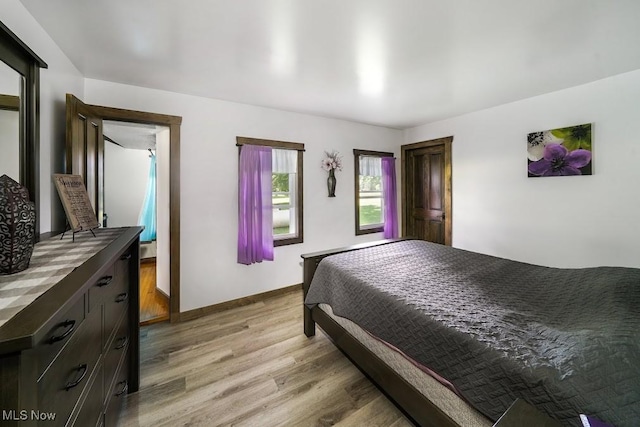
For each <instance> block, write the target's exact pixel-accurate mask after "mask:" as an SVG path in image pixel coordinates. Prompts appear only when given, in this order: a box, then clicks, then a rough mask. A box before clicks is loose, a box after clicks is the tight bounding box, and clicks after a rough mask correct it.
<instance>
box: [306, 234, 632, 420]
mask: <svg viewBox="0 0 640 427" xmlns="http://www.w3.org/2000/svg"><path fill="white" fill-rule="evenodd" d="M305 303H306V304H307V305H309V306H313V305H315V304H318V303H327V304H330V305H331V307H332V308H333V310H334V312H335V314H337V315H339V316H342V317H345V318H347V319H350V320H352V321H354V322H355V323H357V324H358V325H360V326H361V327H363V328H364V329H366V330H367V331H369V332H371V333H372V334H373V335H375V336H377V337H379V338H381V339H383V340H385V341H387V342H389V343H390V344H393V345H394V346H396V347H398V348H399V349H401V350H402V351H403V352H405V353H406V354H407V355H409V356H410V357H412V358H413V359H415V360H416V361H418V362H420V363H422V364H423V365H425V366H427V367H429V368H431V369H433V370H434V371H435V372H437V373H438V374H440V375H442V376H443V377H445V378H446V379H448V380H449V381H451V382H452V383H453V384H454V385H455V386H456V388H457V389H458V390H459V391H460V392H461V393H462V394H463V395H464V396H465V397H466V398H467V399H468V400H469V402H471V403H472V404H473V405H474V406H475V407H476V408H477V409H478V410H479V411H481V412H482V413H484V414H485V415H486V416H488V417H489V418H491V419H493V420H496V419H497V418H498V417H499V416H500V414H502V413H503V412H504V411H505V410H506V409H507V408H508V406H509V405H510V404H511V403H512V402H513V401H514V400H515V399H516V398H518V397H520V398H523V399H525V400H527V401H528V402H530V403H532V404H534V405H535V406H536V407H537V408H539V409H541V410H544V411H546V412H547V413H548V414H550V415H552V416H553V417H554V418H557V419H559V420H561V421H563V422H564V423H565V424H567V425H576V426H578V425H580V423H579V419H578V414H579V413H586V414H590V415H595V416H596V417H598V418H600V419H602V420H603V421H606V422H608V423H611V424H614V425H615V426H617V427H624V426H638V425H640V332H639V330H640V269H631V268H621V267H597V268H584V269H558V268H548V267H540V266H536V265H531V264H525V263H520V262H515V261H510V260H506V259H502V258H496V257H492V256H487V255H481V254H477V253H473V252H468V251H464V250H460V249H455V248H451V247H446V246H441V245H436V244H432V243H428V242H423V241H403V242H398V243H392V244H387V245H382V246H376V247H373V248H367V249H362V250H358V251H354V252H348V253H343V254H338V255H334V256H330V257H328V258H325V259H324V260H323V261H322V262H321V263H320V265H319V266H318V269H317V271H316V273H315V276H314V278H313V281H312V284H311V288H310V290H309V293H308V295H307V298H306V300H305Z"/></svg>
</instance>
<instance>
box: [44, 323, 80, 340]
mask: <svg viewBox="0 0 640 427" xmlns="http://www.w3.org/2000/svg"><path fill="white" fill-rule="evenodd" d="M57 328H68V329H67V330H66V331H64V333H63V334H62V335H52V336H51V338H49V344H53V343H56V342H58V341H62V340H63V339H65V338H66V337H68V336H69V335H71V332H73V330H74V329H75V328H76V321H75V320H65V321H64V322H62V323H60V324H59V325H58V326H56V329H57Z"/></svg>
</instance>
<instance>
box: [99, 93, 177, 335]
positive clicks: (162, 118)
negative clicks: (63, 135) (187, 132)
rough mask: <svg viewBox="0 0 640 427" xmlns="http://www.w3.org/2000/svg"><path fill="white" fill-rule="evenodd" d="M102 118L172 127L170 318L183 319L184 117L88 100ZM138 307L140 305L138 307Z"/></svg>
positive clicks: (170, 164) (170, 129) (171, 319)
mask: <svg viewBox="0 0 640 427" xmlns="http://www.w3.org/2000/svg"><path fill="white" fill-rule="evenodd" d="M87 105H88V106H89V107H90V108H91V110H92V111H93V112H94V113H96V115H97V116H98V117H100V118H101V119H102V120H115V121H121V122H129V123H139V124H146V125H160V126H167V127H169V145H170V147H169V157H170V158H169V175H170V177H169V180H170V184H169V257H170V260H171V261H170V265H169V289H170V295H169V320H170V322H171V323H175V322H179V321H180V125H181V124H182V117H180V116H170V115H166V114H156V113H148V112H143V111H135V110H126V109H122V108H113V107H105V106H101V105H92V104H87ZM138 309H139V307H138Z"/></svg>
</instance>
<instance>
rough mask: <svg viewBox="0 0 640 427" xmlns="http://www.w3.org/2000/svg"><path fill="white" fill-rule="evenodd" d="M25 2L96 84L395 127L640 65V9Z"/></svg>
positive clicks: (355, 2)
mask: <svg viewBox="0 0 640 427" xmlns="http://www.w3.org/2000/svg"><path fill="white" fill-rule="evenodd" d="M22 3H23V4H24V5H25V6H26V7H27V9H28V10H29V11H30V12H31V14H32V15H33V16H34V17H35V18H36V19H37V20H38V21H39V22H40V24H41V25H42V26H43V27H44V28H45V30H46V31H47V32H48V33H49V34H50V35H51V37H52V38H53V39H54V40H55V41H56V42H57V43H58V45H59V46H60V47H61V49H62V50H63V51H64V52H65V54H66V55H67V56H68V57H69V58H70V59H71V60H72V61H73V62H74V64H75V65H76V66H77V67H78V69H79V70H80V71H81V72H82V73H83V74H84V75H85V76H86V77H88V78H94V79H101V80H108V81H114V82H121V83H127V84H132V85H138V86H143V87H151V88H158V89H165V90H169V91H174V92H181V93H186V94H192V95H199V96H204V97H210V98H218V99H224V100H230V101H237V102H243V103H249V104H254V105H262V106H268V107H274V108H280V109H284V110H290V111H299V112H306V113H311V114H316V115H321V116H328V117H337V118H343V119H347V120H353V121H359V122H365V123H371V124H378V125H382V126H389V127H395V128H405V127H410V126H415V125H418V124H422V123H426V122H431V121H434V120H438V119H442V118H446V117H451V116H455V115H459V114H463V113H466V112H470V111H475V110H479V109H483V108H487V107H491V106H495V105H499V104H504V103H507V102H511V101H515V100H518V99H523V98H528V97H531V96H535V95H539V94H543V93H547V92H551V91H555V90H559V89H563V88H566V87H571V86H575V85H579V84H583V83H586V82H589V81H594V80H598V79H601V78H604V77H607V76H611V75H615V74H619V73H623V72H627V71H631V70H635V69H638V68H640V48H638V46H639V44H640V24H639V22H640V0H388V1H380V0H315V1H313V0H242V1H238V0H236V1H232V0H182V1H179V0H135V1H133V0H108V1H107V0H102V1H99V0H56V1H51V0H22ZM43 58H44V59H45V60H46V54H43Z"/></svg>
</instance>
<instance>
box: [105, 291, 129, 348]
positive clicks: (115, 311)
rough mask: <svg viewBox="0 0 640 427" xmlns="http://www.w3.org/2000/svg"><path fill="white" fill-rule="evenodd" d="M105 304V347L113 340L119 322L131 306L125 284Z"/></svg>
mask: <svg viewBox="0 0 640 427" xmlns="http://www.w3.org/2000/svg"><path fill="white" fill-rule="evenodd" d="M118 291H119V292H114V293H113V294H112V295H110V297H109V298H108V299H107V300H106V301H105V303H104V347H105V351H106V347H107V344H108V343H109V341H111V340H112V339H113V337H112V335H113V333H114V332H115V328H116V326H117V325H118V320H120V318H121V317H122V314H123V313H124V312H126V311H127V307H128V306H129V298H130V295H129V289H128V287H127V286H126V283H124V284H123V285H122V286H121V287H119V288H118Z"/></svg>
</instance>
